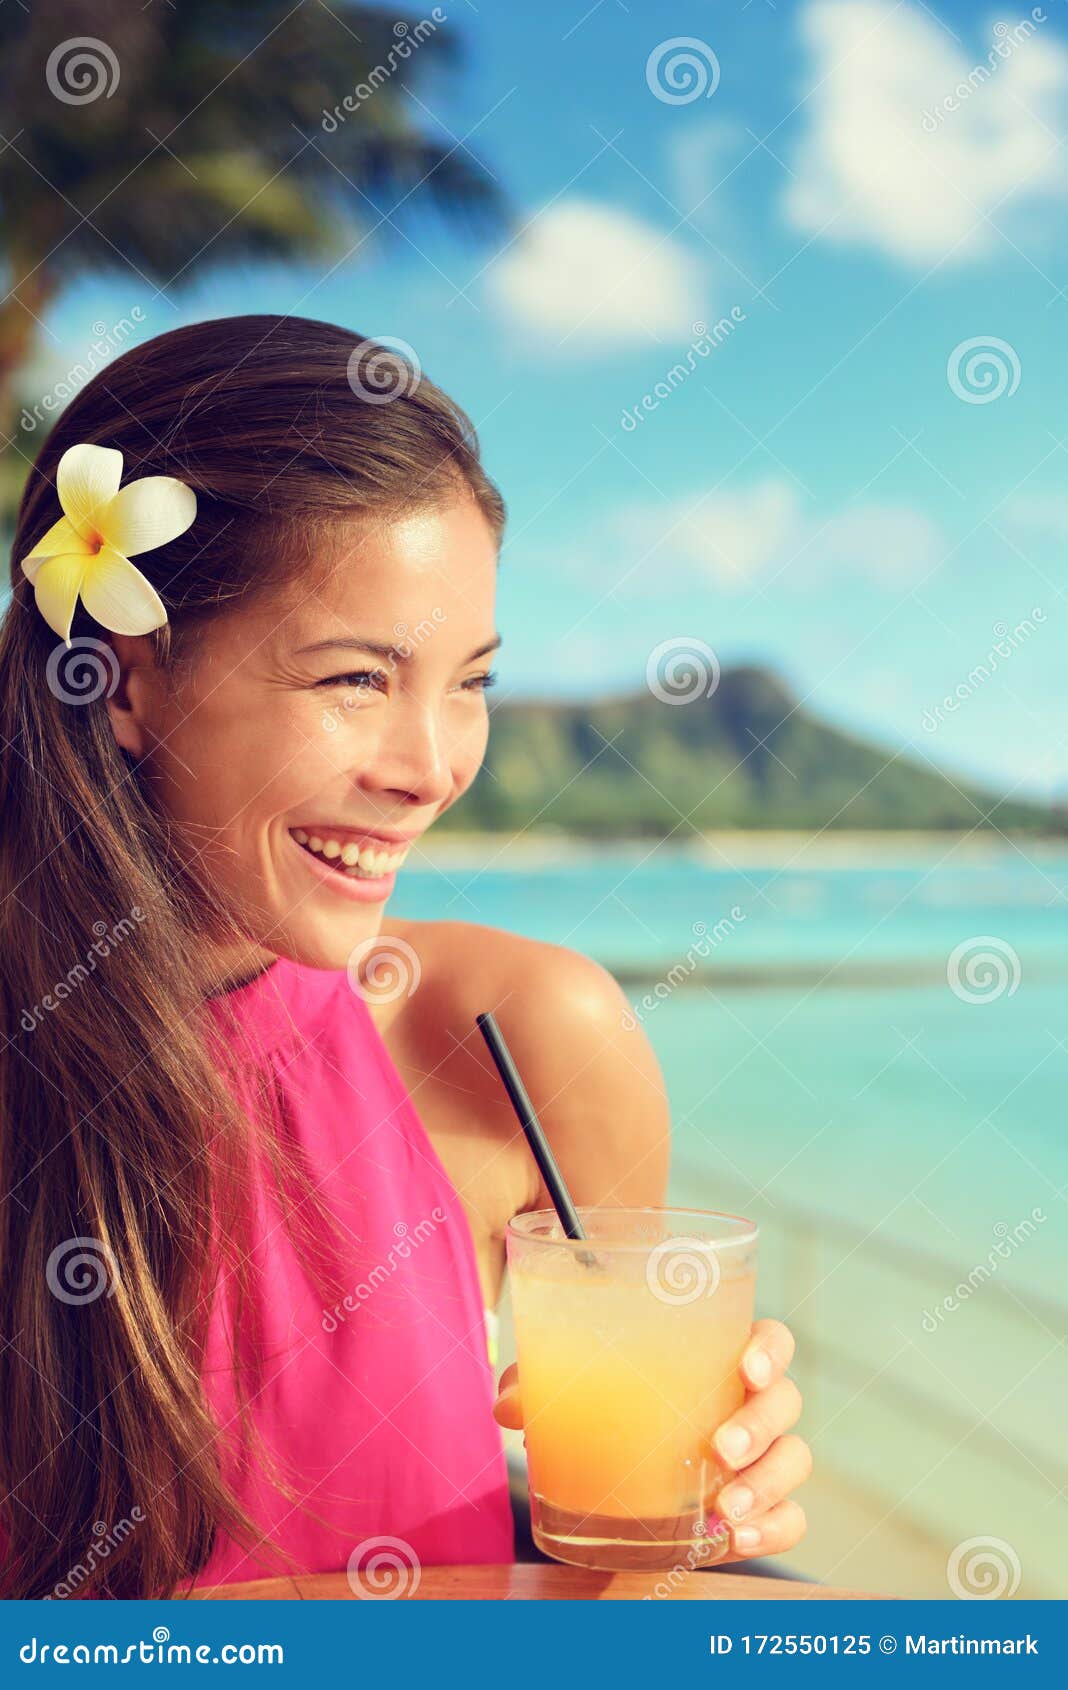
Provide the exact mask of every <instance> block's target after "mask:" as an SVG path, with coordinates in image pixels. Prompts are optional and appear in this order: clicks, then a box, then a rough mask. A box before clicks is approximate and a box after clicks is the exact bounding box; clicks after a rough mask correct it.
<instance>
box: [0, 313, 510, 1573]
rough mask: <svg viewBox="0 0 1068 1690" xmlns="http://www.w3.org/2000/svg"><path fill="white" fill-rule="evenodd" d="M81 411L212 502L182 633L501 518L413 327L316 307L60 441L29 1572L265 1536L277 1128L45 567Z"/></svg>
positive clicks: (44, 844) (52, 445) (96, 674)
mask: <svg viewBox="0 0 1068 1690" xmlns="http://www.w3.org/2000/svg"><path fill="white" fill-rule="evenodd" d="M77 441H90V442H94V443H97V444H99V445H104V446H111V447H117V448H118V449H119V450H120V451H121V452H122V454H123V459H124V464H123V480H124V481H126V480H130V479H134V478H136V477H138V476H142V475H159V474H162V475H173V476H176V477H178V478H179V479H180V480H182V481H185V482H187V483H189V484H190V485H191V486H192V487H193V488H194V489H195V490H196V494H197V517H196V521H195V522H194V524H193V526H192V527H191V528H190V529H189V530H188V531H187V532H186V533H185V534H184V535H182V536H181V537H180V538H179V539H177V540H175V541H173V542H171V543H170V544H169V545H167V546H163V547H160V548H158V549H157V550H156V551H155V552H150V553H147V554H144V555H142V556H139V557H138V558H137V565H138V568H140V569H141V570H142V571H143V573H145V574H146V575H148V576H149V578H150V579H151V581H152V583H153V585H154V586H155V587H156V589H157V591H158V592H159V593H160V595H161V596H162V598H163V600H164V603H165V604H166V606H167V609H168V614H169V619H170V620H169V624H168V626H167V627H166V628H164V629H163V630H161V631H160V632H159V633H158V634H157V635H155V636H154V639H155V644H156V655H157V661H159V662H160V663H161V664H164V665H167V664H170V663H173V662H174V661H175V660H176V658H178V657H180V656H182V654H183V652H186V651H188V650H189V649H190V648H195V638H194V635H195V630H196V628H197V626H198V625H200V624H202V623H203V622H204V621H205V619H207V618H210V617H212V616H215V615H218V614H219V612H220V611H225V610H230V609H233V608H234V606H235V604H236V603H238V602H241V601H245V600H249V599H251V598H252V597H253V596H256V595H259V594H261V593H265V592H270V591H272V590H274V589H276V588H278V587H280V586H282V585H283V584H285V583H289V582H292V581H293V579H294V578H295V576H297V575H298V574H299V572H300V571H301V570H303V569H306V568H307V567H308V566H309V564H310V562H311V552H312V550H313V543H314V537H315V535H316V533H317V532H319V531H320V528H321V527H325V526H327V525H329V524H330V523H331V522H336V521H337V520H338V519H343V518H345V517H351V516H353V515H354V514H358V513H360V512H364V511H366V512H368V513H370V514H372V515H374V516H376V517H382V516H386V517H389V516H395V515H400V514H405V513H406V512H408V511H411V510H415V509H420V508H425V507H427V506H433V505H434V504H437V503H440V502H442V501H444V500H445V499H447V498H450V497H456V496H458V495H461V494H462V495H466V496H469V497H472V498H474V499H475V500H476V501H477V503H478V506H479V508H480V509H481V510H482V512H483V513H484V515H485V516H486V518H487V520H488V521H489V523H490V524H491V526H492V528H493V529H494V531H495V533H496V534H497V535H499V534H500V532H501V529H502V528H503V523H504V506H503V504H502V501H501V498H500V495H499V493H498V492H497V490H496V488H495V487H494V486H493V484H492V482H491V481H490V480H489V479H488V477H487V476H486V474H485V472H484V470H483V468H482V466H481V464H480V462H479V452H478V443H477V439H476V437H475V433H474V430H473V428H472V426H471V423H470V421H469V420H468V418H467V417H466V416H465V415H464V413H463V412H462V411H461V410H459V408H458V407H457V406H456V405H454V404H453V403H452V402H451V401H450V400H449V399H448V398H447V397H446V396H445V395H444V394H443V393H442V392H441V391H440V390H439V389H438V388H436V387H435V386H434V385H433V383H432V382H430V381H429V380H427V379H426V377H424V376H422V375H421V373H420V372H419V371H418V369H417V368H416V367H415V366H414V365H412V363H411V362H410V361H406V360H401V359H400V358H399V357H398V356H397V355H396V354H395V353H394V352H392V350H391V349H390V348H389V347H388V346H383V345H382V344H379V343H375V342H372V341H369V340H365V339H364V338H363V337H361V336H359V335H356V334H353V333H351V332H349V331H346V330H344V329H341V328H338V327H335V326H333V325H331V324H328V323H320V322H312V321H308V320H305V319H300V318H288V317H274V316H244V317H232V318H222V319H219V320H217V321H213V322H208V323H201V324H196V325H193V326H191V327H187V328H180V329H176V330H174V331H173V332H171V333H168V334H164V335H160V336H158V337H157V338H155V339H153V340H150V341H148V342H146V343H145V344H144V345H142V346H139V347H136V348H134V349H132V350H130V351H128V352H126V353H125V354H124V355H123V356H122V357H121V358H119V359H117V360H116V361H115V362H114V363H113V364H111V365H110V366H109V367H108V368H107V369H106V370H104V371H102V372H101V373H100V374H98V375H97V376H96V377H95V378H94V379H93V380H92V381H91V382H90V383H89V384H88V385H87V386H86V387H85V388H84V389H83V390H82V391H81V392H80V393H79V394H78V395H77V397H76V398H75V399H74V400H73V401H72V402H71V404H70V405H69V406H68V408H67V410H66V411H65V412H64V413H63V415H62V417H61V418H60V419H59V421H58V422H57V424H56V426H55V428H54V429H53V431H52V433H51V435H50V436H49V437H48V439H47V440H46V442H45V443H44V446H43V447H42V450H41V454H40V457H39V459H38V461H37V464H36V466H35V468H34V469H33V471H32V472H31V475H30V478H29V482H28V485H27V487H26V490H25V493H24V496H23V499H22V505H21V508H20V511H19V516H18V526H17V530H16V533H15V537H14V544H13V548H12V584H13V597H12V602H11V604H10V606H9V608H8V610H7V613H6V615H5V617H4V621H3V625H2V627H0V957H2V959H3V964H2V969H0V1004H2V1016H3V1021H2V1025H0V1036H2V1046H0V1198H2V1200H0V1299H2V1309H3V1315H2V1323H0V1562H2V1568H0V1589H2V1591H3V1594H4V1596H6V1597H9V1598H10V1597H41V1596H47V1595H49V1594H51V1593H52V1592H54V1591H58V1592H59V1594H67V1593H68V1591H71V1593H73V1587H74V1586H76V1587H77V1593H78V1594H79V1595H90V1594H91V1595H97V1596H115V1597H120V1596H121V1597H144V1596H158V1595H166V1594H168V1593H171V1592H173V1591H174V1589H175V1588H176V1587H177V1586H179V1585H180V1584H182V1583H183V1582H184V1581H186V1580H187V1579H189V1578H190V1577H192V1576H194V1575H195V1574H196V1572H197V1570H198V1569H199V1568H201V1567H202V1566H203V1565H204V1563H205V1561H206V1559H207V1557H208V1555H209V1553H210V1550H211V1547H212V1543H213V1540H214V1538H215V1535H216V1533H217V1532H219V1531H226V1532H228V1533H231V1534H233V1535H236V1536H237V1537H239V1538H240V1539H242V1541H245V1542H253V1541H255V1539H256V1537H258V1533H256V1530H255V1523H254V1522H250V1521H249V1520H247V1519H246V1517H245V1516H244V1515H243V1513H242V1511H241V1509H240V1507H239V1506H238V1504H237V1502H236V1500H235V1499H234V1497H233V1496H232V1495H231V1494H230V1492H229V1490H228V1489H227V1486H226V1484H225V1483H224V1480H223V1477H222V1474H221V1470H220V1460H219V1449H218V1430H219V1429H218V1428H217V1427H216V1426H215V1425H214V1423H213V1420H212V1416H211V1413H210V1410H209V1407H208V1405H207V1403H206V1400H205V1398H204V1395H203V1393H202V1389H201V1379H200V1370H199V1362H200V1358H201V1354H202V1346H203V1341H204V1334H205V1329H206V1320H207V1312H208V1308H209V1305H210V1301H211V1297H212V1294H213V1290H214V1287H216V1286H217V1284H218V1283H219V1275H220V1273H222V1272H227V1271H231V1270H232V1271H234V1272H235V1273H236V1274H237V1276H238V1279H239V1280H240V1269H241V1264H242V1263H243V1262H244V1261H245V1260H246V1258H247V1254H248V1252H247V1248H246V1244H245V1242H244V1241H245V1239H246V1235H247V1226H248V1216H247V1215H246V1214H245V1213H244V1210H243V1206H242V1198H241V1195H240V1193H241V1191H242V1181H241V1180H240V1179H234V1178H233V1177H228V1174H229V1175H232V1173H233V1170H234V1168H235V1167H236V1168H240V1167H242V1166H245V1165H247V1159H248V1156H249V1154H250V1146H251V1145H252V1139H253V1135H254V1133H255V1127H254V1126H253V1124H252V1122H251V1120H250V1111H249V1110H248V1108H243V1107H242V1106H241V1105H240V1104H239V1102H237V1101H236V1100H235V1099H236V1092H235V1087H234V1085H233V1084H232V1083H231V1078H230V1077H229V1076H227V1075H226V1074H225V1073H224V1071H223V1066H222V1064H221V1063H220V1061H219V1053H218V1051H217V1050H215V1049H213V1047H212V1046H211V1045H209V1043H208V1034H207V1032H206V1028H205V1024H204V1023H205V1017H204V1014H203V990H204V987H203V981H202V980H200V979H198V976H197V973H196V970H195V968H194V967H193V965H192V963H191V961H190V960H189V959H190V957H191V955H192V954H193V951H194V949H195V947H194V945H193V943H192V939H193V936H194V935H195V934H196V933H197V931H198V930H199V929H200V928H201V927H202V924H203V917H204V911H203V908H202V907H201V906H200V904H199V902H198V897H197V895H196V893H195V891H191V890H190V886H191V882H190V880H189V878H188V877H187V876H186V875H184V874H183V873H182V872H181V865H180V864H179V863H176V860H175V850H174V845H173V841H172V839H171V836H170V832H169V830H168V826H167V819H166V817H165V816H164V815H161V814H160V813H159V812H158V810H157V809H156V808H155V807H154V806H153V804H152V803H151V802H150V797H149V794H148V792H147V790H146V788H145V787H144V786H143V784H142V781H141V779H140V778H139V773H138V769H137V768H136V766H135V765H134V764H133V762H132V761H131V759H129V758H128V757H127V756H126V754H125V753H123V752H122V751H120V750H119V748H118V746H117V744H116V742H115V739H114V736H113V734H112V731H111V727H110V724H109V721H108V717H107V712H106V703H105V697H104V694H105V693H106V690H107V688H106V685H104V684H102V677H103V680H106V668H107V663H108V658H109V652H110V648H109V647H108V646H107V645H106V643H105V642H104V640H103V639H102V630H101V629H100V628H99V626H98V625H97V624H95V623H94V622H93V621H92V620H91V619H90V618H89V617H88V616H87V615H86V613H85V612H84V611H83V610H82V609H81V608H79V611H78V613H77V615H76V618H75V622H74V626H73V628H72V631H71V635H72V641H73V646H72V649H71V652H70V653H69V654H67V653H66V652H65V648H63V646H62V645H61V644H60V643H59V642H57V640H56V637H55V635H54V634H53V633H52V631H51V630H50V628H49V627H48V626H47V624H46V623H45V621H44V619H43V618H42V617H41V616H40V615H39V614H38V612H37V610H36V608H35V606H34V602H33V596H32V588H31V587H30V585H29V583H28V582H27V581H26V580H25V579H24V578H23V576H22V573H21V570H20V569H19V567H18V565H19V562H20V560H21V559H22V558H23V557H25V556H26V555H27V554H28V553H29V552H30V551H31V549H32V547H33V545H34V544H36V543H37V542H38V540H39V539H40V538H41V536H42V535H43V534H44V532H45V531H46V529H47V528H48V527H49V526H50V525H51V524H52V523H53V522H55V521H56V520H57V519H58V517H59V516H60V514H61V511H60V508H59V504H58V501H57V497H56V492H55V476H56V466H57V464H58V461H59V458H60V456H61V454H62V453H63V452H64V451H65V450H66V448H67V447H68V446H70V445H72V444H74V443H75V442H77ZM309 535H310V536H311V538H312V544H309ZM79 641H82V642H89V643H82V644H81V645H80V644H79ZM79 664H80V665H81V669H80V671H79ZM64 987H66V990H64V989H63V988H64ZM131 1522H132V1523H131ZM105 1533H106V1534H107V1535H106V1539H105V1538H104V1536H103V1534H105ZM105 1541H106V1545H107V1548H106V1552H105V1551H104V1543H105ZM96 1547H99V1551H100V1552H99V1553H94V1549H95V1548H96ZM72 1568H76V1569H77V1573H76V1576H73V1577H72Z"/></svg>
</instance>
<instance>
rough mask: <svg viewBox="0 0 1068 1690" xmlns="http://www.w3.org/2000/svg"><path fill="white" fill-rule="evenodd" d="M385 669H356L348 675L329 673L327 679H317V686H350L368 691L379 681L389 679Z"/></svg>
mask: <svg viewBox="0 0 1068 1690" xmlns="http://www.w3.org/2000/svg"><path fill="white" fill-rule="evenodd" d="M388 678H389V677H388V676H387V675H386V672H385V670H384V669H356V670H353V671H352V672H351V673H349V674H348V675H327V676H326V677H325V679H323V680H321V681H316V683H315V684H316V686H317V687H349V688H350V689H355V690H357V691H363V692H368V691H370V690H371V689H372V688H374V687H375V686H377V685H378V683H379V682H382V681H385V680H388Z"/></svg>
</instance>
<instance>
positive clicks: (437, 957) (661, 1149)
mask: <svg viewBox="0 0 1068 1690" xmlns="http://www.w3.org/2000/svg"><path fill="white" fill-rule="evenodd" d="M391 931H395V932H396V933H397V936H398V937H399V938H403V939H404V940H405V942H406V943H407V944H409V945H410V946H411V948H412V951H413V953H414V955H415V956H416V957H417V958H418V962H419V967H420V971H421V978H420V983H419V988H418V994H419V997H420V998H422V1000H423V1002H422V1015H421V1017H420V1019H421V1020H425V1019H427V1018H429V1019H431V1020H433V1022H435V1023H436V1024H437V1025H438V1026H439V1027H441V1026H447V1027H449V1028H451V1030H452V1037H453V1039H454V1040H456V1041H458V1042H459V1041H462V1043H463V1046H464V1049H465V1050H466V1051H467V1052H469V1054H470V1059H471V1061H472V1063H473V1064H475V1065H476V1066H477V1068H478V1070H479V1073H480V1075H481V1079H480V1082H479V1083H480V1088H481V1090H482V1091H483V1094H484V1095H485V1097H486V1099H487V1101H491V1102H492V1103H493V1104H495V1105H496V1106H498V1107H502V1108H505V1107H507V1104H506V1101H504V1100H503V1093H502V1090H501V1086H500V1081H499V1078H498V1077H497V1074H496V1070H495V1069H494V1067H493V1064H492V1062H491V1060H490V1057H489V1053H488V1052H487V1051H486V1049H485V1046H484V1044H483V1042H482V1038H481V1035H480V1033H479V1032H478V1029H477V1027H476V1025H475V1016H476V1015H477V1014H478V1013H479V1012H480V1011H484V1010H492V1011H493V1014H494V1016H495V1017H496V1020H497V1023H498V1025H499V1026H500V1028H501V1031H502V1033H503V1034H504V1037H505V1038H506V1040H507V1041H508V1046H509V1048H510V1050H511V1051H512V1054H513V1056H514V1057H515V1060H516V1063H517V1066H518V1067H519V1069H520V1072H521V1073H522V1075H523V1078H524V1081H525V1083H526V1086H527V1090H528V1091H529V1092H530V1095H531V1098H532V1100H533V1102H534V1106H535V1108H536V1109H537V1111H538V1115H539V1118H540V1120H541V1122H542V1124H543V1126H544V1127H545V1130H546V1133H547V1134H548V1136H549V1139H550V1142H551V1143H552V1146H553V1149H554V1151H555V1153H556V1156H557V1159H558V1160H559V1162H560V1165H561V1168H562V1170H563V1172H564V1176H565V1178H566V1179H567V1180H568V1183H569V1185H570V1186H571V1187H572V1189H573V1191H574V1195H575V1197H576V1201H578V1202H581V1203H605V1202H608V1203H639V1204H644V1203H660V1202H663V1200H664V1191H665V1187H666V1182H667V1166H668V1154H669V1139H670V1111H669V1107H668V1100H667V1095H666V1090H665V1086H664V1080H663V1075H662V1073H661V1071H660V1066H659V1063H658V1062H657V1059H656V1056H655V1053H654V1051H653V1049H652V1047H651V1045H650V1043H649V1041H648V1039H647V1037H646V1035H645V1032H644V1030H643V1029H642V1027H641V1025H640V1023H639V1022H638V1021H637V1020H636V1019H635V1017H634V1016H633V1015H632V1014H631V1012H630V1004H629V1002H628V999H627V996H626V994H625V992H624V991H623V988H622V987H621V986H620V984H619V982H618V981H617V980H616V979H615V978H614V976H613V975H612V974H611V973H610V972H609V971H608V969H606V968H604V967H603V966H602V965H601V964H600V963H599V962H597V961H595V960H594V959H593V958H592V957H588V956H585V955H583V953H582V952H581V951H576V950H571V949H569V948H568V947H567V946H565V945H555V944H550V943H548V942H547V941H545V940H540V939H531V938H527V937H525V936H523V935H521V934H516V933H509V932H507V931H505V930H504V929H502V928H496V927H487V926H482V925H478V924H476V923H471V922H462V921H436V922H409V923H397V924H394V925H393V927H392V928H391ZM547 1201H548V1196H547V1193H545V1192H544V1191H539V1192H536V1193H535V1203H537V1202H547Z"/></svg>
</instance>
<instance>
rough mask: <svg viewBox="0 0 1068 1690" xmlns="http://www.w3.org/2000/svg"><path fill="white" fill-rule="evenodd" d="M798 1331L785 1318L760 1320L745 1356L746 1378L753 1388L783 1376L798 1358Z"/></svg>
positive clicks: (757, 1322) (743, 1376)
mask: <svg viewBox="0 0 1068 1690" xmlns="http://www.w3.org/2000/svg"><path fill="white" fill-rule="evenodd" d="M795 1348H796V1345H795V1343H794V1335H793V1333H792V1332H791V1331H790V1328H789V1327H788V1326H784V1325H783V1323H782V1321H781V1320H758V1321H756V1322H755V1323H754V1325H753V1330H752V1332H751V1334H750V1337H749V1343H748V1344H747V1345H746V1348H745V1352H744V1354H743V1356H742V1361H741V1369H742V1378H743V1379H744V1380H745V1382H746V1384H747V1385H748V1386H749V1388H750V1390H752V1391H762V1390H764V1389H765V1387H766V1386H768V1385H770V1384H771V1382H772V1380H773V1379H780V1378H781V1377H782V1375H783V1374H784V1373H785V1372H786V1369H787V1368H788V1367H789V1365H790V1363H791V1361H793V1359H794V1350H795Z"/></svg>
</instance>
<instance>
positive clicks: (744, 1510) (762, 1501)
mask: <svg viewBox="0 0 1068 1690" xmlns="http://www.w3.org/2000/svg"><path fill="white" fill-rule="evenodd" d="M811 1472H812V1451H811V1450H810V1449H809V1447H808V1445H807V1443H806V1442H805V1440H804V1438H799V1437H797V1436H796V1435H795V1434H794V1433H792V1432H788V1433H787V1434H786V1436H785V1437H784V1438H776V1439H775V1442H774V1443H773V1444H772V1446H771V1448H770V1449H769V1450H768V1452H767V1454H766V1455H763V1456H761V1458H760V1460H759V1461H754V1462H753V1464H752V1466H751V1467H746V1468H745V1469H744V1470H743V1471H742V1472H741V1473H739V1474H738V1477H737V1478H736V1479H732V1480H731V1482H730V1484H728V1485H724V1487H723V1489H722V1490H721V1491H720V1493H719V1495H718V1496H717V1498H716V1513H717V1514H719V1515H721V1516H722V1517H723V1518H724V1519H725V1520H726V1521H728V1523H729V1524H731V1525H734V1524H735V1523H736V1522H738V1521H741V1520H745V1521H746V1522H747V1523H748V1522H749V1521H750V1520H754V1521H755V1520H756V1516H758V1515H760V1514H766V1513H767V1512H768V1510H769V1509H771V1508H774V1507H775V1505H776V1504H777V1503H779V1502H782V1501H784V1500H785V1498H786V1497H788V1496H789V1495H790V1492H791V1491H794V1490H796V1489H797V1487H798V1485H803V1484H804V1482H805V1480H806V1479H807V1478H808V1476H809V1474H810V1473H811Z"/></svg>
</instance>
